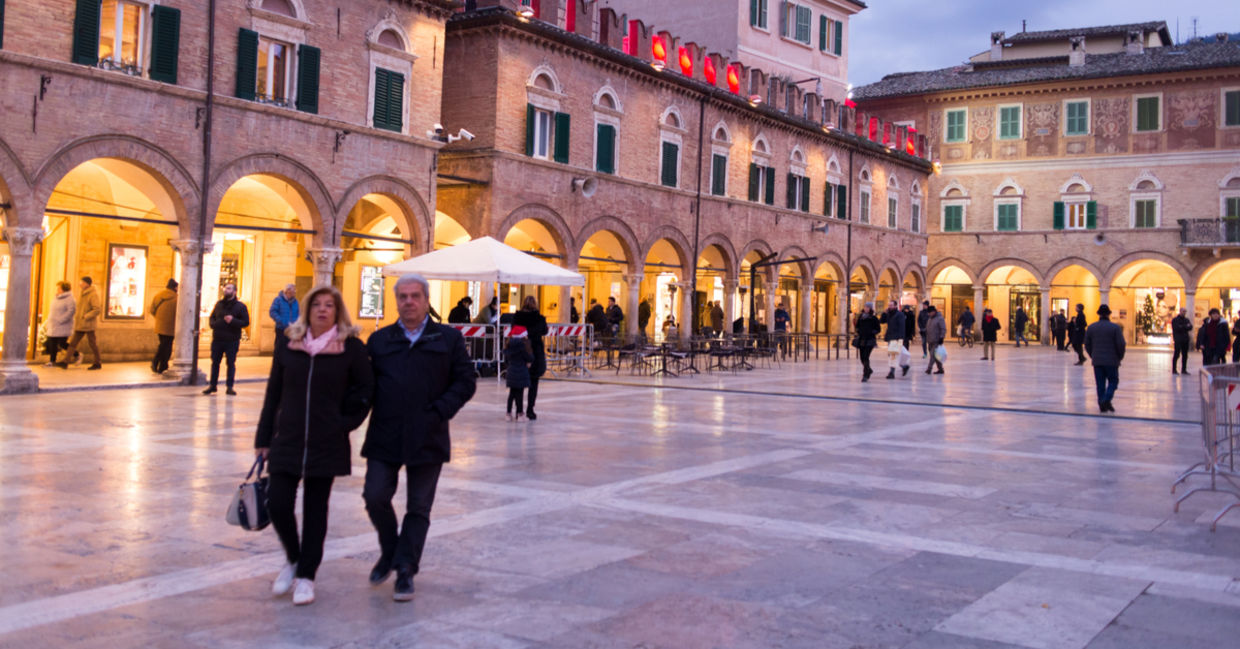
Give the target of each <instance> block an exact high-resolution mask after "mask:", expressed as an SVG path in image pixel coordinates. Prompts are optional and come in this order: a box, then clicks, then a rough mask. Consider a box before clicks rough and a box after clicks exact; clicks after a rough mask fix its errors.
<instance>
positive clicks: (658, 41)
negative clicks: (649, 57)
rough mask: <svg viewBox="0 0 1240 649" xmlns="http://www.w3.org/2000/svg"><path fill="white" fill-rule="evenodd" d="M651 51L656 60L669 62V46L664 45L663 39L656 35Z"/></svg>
mask: <svg viewBox="0 0 1240 649" xmlns="http://www.w3.org/2000/svg"><path fill="white" fill-rule="evenodd" d="M650 51H651V53H652V54H654V60H656V61H661V62H663V63H667V48H665V47H663V39H662V38H660V37H658V36H655V37H654V44H653V45H651V47H650Z"/></svg>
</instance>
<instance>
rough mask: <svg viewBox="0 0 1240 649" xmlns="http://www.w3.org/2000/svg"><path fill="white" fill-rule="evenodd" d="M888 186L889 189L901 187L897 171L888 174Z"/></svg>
mask: <svg viewBox="0 0 1240 649" xmlns="http://www.w3.org/2000/svg"><path fill="white" fill-rule="evenodd" d="M887 187H888V188H889V189H899V188H900V177H899V176H898V175H896V174H895V173H891V174H888V175H887Z"/></svg>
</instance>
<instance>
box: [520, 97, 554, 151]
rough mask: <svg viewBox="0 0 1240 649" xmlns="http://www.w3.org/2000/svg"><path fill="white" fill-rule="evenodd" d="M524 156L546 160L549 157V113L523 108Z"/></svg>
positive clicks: (531, 106) (532, 107)
mask: <svg viewBox="0 0 1240 649" xmlns="http://www.w3.org/2000/svg"><path fill="white" fill-rule="evenodd" d="M525 155H528V156H531V157H534V158H539V159H542V160H546V159H548V158H550V157H551V111H549V110H543V109H541V108H535V107H534V105H533V104H527V105H526V107H525Z"/></svg>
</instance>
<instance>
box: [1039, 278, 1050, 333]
mask: <svg viewBox="0 0 1240 649" xmlns="http://www.w3.org/2000/svg"><path fill="white" fill-rule="evenodd" d="M1040 288H1041V290H1042V300H1041V304H1042V306H1041V312H1042V322H1039V323H1038V331H1040V332H1042V333H1041V335H1040V336H1039V338H1040V339H1041V341H1042V344H1043V345H1049V344H1051V287H1049V286H1043V287H1040Z"/></svg>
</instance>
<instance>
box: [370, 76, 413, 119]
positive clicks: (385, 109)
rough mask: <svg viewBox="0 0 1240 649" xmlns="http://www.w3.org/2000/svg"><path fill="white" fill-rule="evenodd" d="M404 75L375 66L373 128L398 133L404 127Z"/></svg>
mask: <svg viewBox="0 0 1240 649" xmlns="http://www.w3.org/2000/svg"><path fill="white" fill-rule="evenodd" d="M404 113H405V75H403V74H401V73H399V72H393V71H391V70H384V69H383V68H375V109H374V114H373V115H372V120H373V122H372V123H373V124H374V127H375V128H381V129H385V130H388V131H396V132H397V133H400V132H401V131H402V130H403V129H404Z"/></svg>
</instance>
